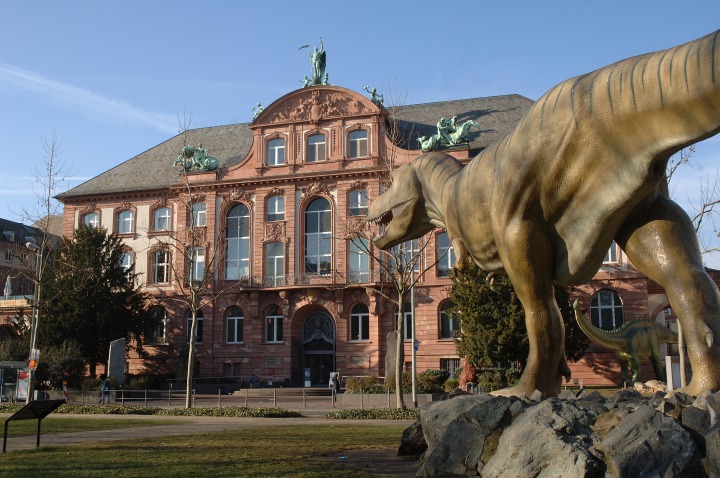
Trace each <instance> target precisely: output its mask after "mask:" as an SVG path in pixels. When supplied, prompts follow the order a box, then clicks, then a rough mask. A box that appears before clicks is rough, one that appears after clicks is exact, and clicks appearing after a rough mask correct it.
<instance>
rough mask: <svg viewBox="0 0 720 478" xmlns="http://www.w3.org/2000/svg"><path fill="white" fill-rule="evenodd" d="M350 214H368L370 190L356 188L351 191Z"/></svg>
mask: <svg viewBox="0 0 720 478" xmlns="http://www.w3.org/2000/svg"><path fill="white" fill-rule="evenodd" d="M349 199H350V215H351V216H367V213H368V192H367V191H366V190H365V189H356V190H355V191H352V192H350V198H349Z"/></svg>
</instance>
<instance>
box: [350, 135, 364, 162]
mask: <svg viewBox="0 0 720 478" xmlns="http://www.w3.org/2000/svg"><path fill="white" fill-rule="evenodd" d="M367 155H368V134H367V131H365V130H364V129H361V130H357V131H351V132H350V134H349V135H348V157H350V158H364V157H366V156H367Z"/></svg>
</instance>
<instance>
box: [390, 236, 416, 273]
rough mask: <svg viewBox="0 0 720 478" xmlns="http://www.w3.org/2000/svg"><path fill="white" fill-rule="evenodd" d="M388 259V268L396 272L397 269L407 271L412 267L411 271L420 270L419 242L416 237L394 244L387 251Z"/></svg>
mask: <svg viewBox="0 0 720 478" xmlns="http://www.w3.org/2000/svg"><path fill="white" fill-rule="evenodd" d="M388 255H389V259H390V270H391V271H392V272H397V271H398V270H403V271H404V270H405V269H407V270H408V271H409V269H408V268H409V267H412V269H413V271H415V272H418V271H420V259H421V258H420V244H419V242H418V239H413V240H411V241H405V242H403V243H402V244H398V245H397V246H394V247H393V248H392V249H391V250H390V252H389V253H388Z"/></svg>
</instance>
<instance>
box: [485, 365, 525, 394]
mask: <svg viewBox="0 0 720 478" xmlns="http://www.w3.org/2000/svg"><path fill="white" fill-rule="evenodd" d="M519 379H520V371H519V370H517V369H509V368H495V367H486V368H479V369H478V370H477V380H478V385H480V386H481V387H482V391H483V392H485V393H489V392H492V391H494V390H500V389H502V388H507V387H510V386H512V385H515V384H516V383H517V381H518V380H519Z"/></svg>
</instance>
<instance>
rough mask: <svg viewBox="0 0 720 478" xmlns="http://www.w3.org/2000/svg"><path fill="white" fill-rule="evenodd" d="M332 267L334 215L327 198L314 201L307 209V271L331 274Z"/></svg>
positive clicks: (308, 272)
mask: <svg viewBox="0 0 720 478" xmlns="http://www.w3.org/2000/svg"><path fill="white" fill-rule="evenodd" d="M331 267H332V217H331V211H330V202H329V201H328V200H327V199H325V198H318V199H315V200H314V201H312V202H311V203H310V204H309V205H308V207H307V209H306V210H305V273H306V274H319V275H325V274H330V270H331Z"/></svg>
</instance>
